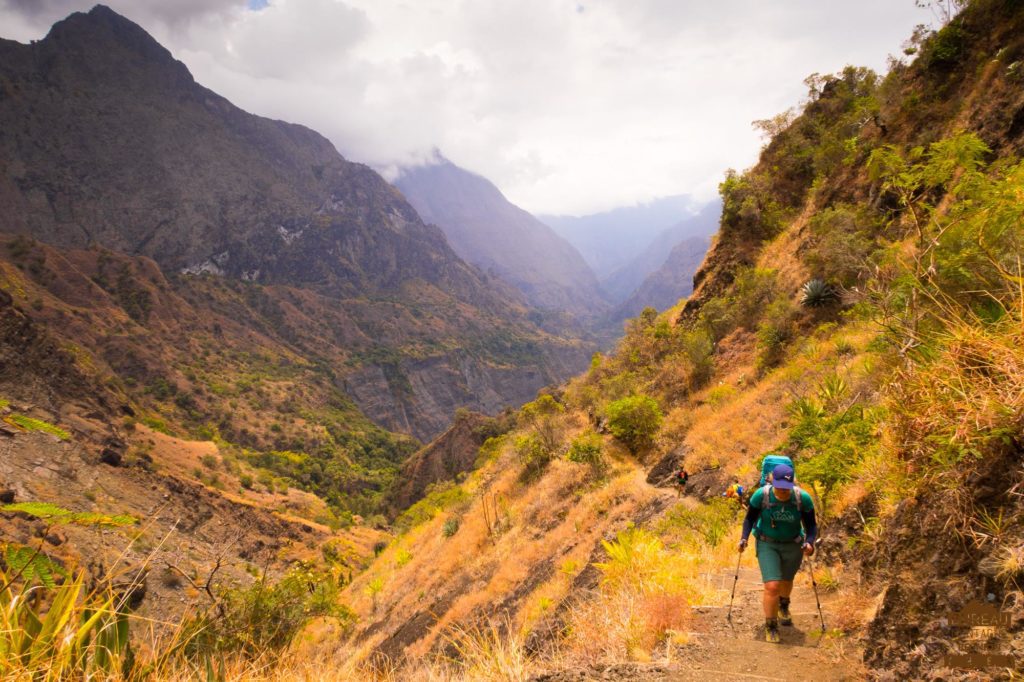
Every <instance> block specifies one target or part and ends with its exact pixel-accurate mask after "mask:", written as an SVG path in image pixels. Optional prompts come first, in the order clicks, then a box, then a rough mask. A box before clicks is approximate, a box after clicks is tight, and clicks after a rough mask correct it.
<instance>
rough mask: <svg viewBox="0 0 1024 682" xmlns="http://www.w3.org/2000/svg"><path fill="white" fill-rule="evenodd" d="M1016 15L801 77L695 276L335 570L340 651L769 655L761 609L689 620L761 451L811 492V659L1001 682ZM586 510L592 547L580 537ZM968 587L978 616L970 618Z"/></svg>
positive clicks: (1010, 617) (463, 662) (1013, 633)
mask: <svg viewBox="0 0 1024 682" xmlns="http://www.w3.org/2000/svg"><path fill="white" fill-rule="evenodd" d="M1022 22H1024V8H1021V7H1020V5H1019V3H1018V4H1015V3H1004V2H1000V1H991V2H989V1H981V2H975V3H971V4H970V5H969V6H968V7H967V8H966V9H965V10H964V12H963V13H962V14H961V15H960V16H959V17H957V18H956V19H955V20H954V21H953V22H952V23H951V24H950V25H949V26H947V27H945V28H944V29H942V31H940V32H939V33H937V34H935V35H931V36H925V39H924V40H923V41H922V42H921V43H920V44H919V46H918V48H917V49H918V55H917V57H916V59H915V60H914V61H913V63H911V64H909V65H900V64H895V65H894V68H893V70H892V72H891V73H890V74H889V75H888V76H886V77H885V78H880V77H878V76H876V75H875V74H873V73H871V72H870V71H868V70H865V69H856V68H852V67H851V68H848V69H846V70H844V71H843V72H841V73H839V74H835V75H830V76H819V77H815V78H812V79H810V81H809V85H810V91H809V94H808V100H807V102H806V103H805V105H804V106H803V108H802V111H800V112H798V113H797V114H794V115H787V116H783V117H780V118H779V119H777V120H776V121H775V122H774V123H773V124H772V130H771V132H772V138H771V141H770V142H769V144H768V145H767V146H766V147H765V149H764V150H763V152H762V155H761V158H760V161H759V163H758V164H757V165H756V166H755V167H754V168H752V169H750V170H748V171H746V172H744V173H742V174H740V173H730V174H728V175H727V177H726V179H725V181H724V182H723V183H722V186H721V191H722V195H723V204H724V206H723V215H722V229H721V232H720V234H719V236H718V238H717V240H716V242H715V244H714V246H713V247H712V249H711V251H710V253H709V254H708V257H707V259H706V261H705V263H704V265H703V267H702V268H701V275H700V276H699V278H698V279H699V283H698V288H697V290H696V291H695V292H694V294H693V295H692V296H691V297H690V298H689V299H688V300H687V301H680V302H679V303H678V305H676V306H674V307H672V308H671V309H669V310H667V311H666V312H665V313H663V314H661V315H657V314H650V313H645V314H643V315H641V316H640V317H639V318H637V319H636V320H634V321H632V322H631V323H630V324H629V326H628V329H627V334H626V337H625V338H624V339H623V341H622V342H621V344H620V345H619V347H618V348H617V350H616V352H615V353H614V354H612V355H609V356H597V357H595V358H594V360H593V362H592V365H591V369H590V371H589V372H588V373H587V374H586V375H585V376H583V377H580V378H578V379H575V380H573V381H571V382H570V383H569V384H568V385H567V386H566V387H565V388H564V390H560V391H558V392H557V393H556V394H553V395H551V396H547V397H544V396H542V397H541V398H540V399H538V400H537V401H535V402H534V403H531V404H528V405H526V406H524V407H523V408H522V409H521V410H520V412H519V422H518V428H517V429H516V430H514V431H513V432H512V433H510V434H507V435H506V436H503V437H502V438H500V439H496V440H494V441H491V442H488V443H487V444H485V445H484V447H483V448H482V450H481V454H482V457H483V460H484V464H483V466H482V467H481V468H480V469H479V470H478V471H477V472H475V473H474V474H471V475H470V476H469V477H468V478H467V479H466V481H465V482H463V483H462V484H459V485H455V484H453V485H452V487H450V488H445V489H438V491H437V493H436V494H435V495H433V496H428V497H427V498H425V499H424V500H423V501H422V502H421V503H420V504H419V505H417V506H415V507H414V508H413V509H411V510H410V512H409V518H410V520H411V521H418V522H419V523H420V525H419V526H414V528H413V529H412V530H411V531H408V532H406V533H405V534H404V535H401V536H399V537H398V538H397V539H396V541H395V543H394V546H393V548H391V549H388V550H386V551H385V553H383V554H382V556H381V558H380V559H379V560H378V561H377V562H375V564H374V565H372V566H371V567H370V568H369V569H368V570H367V572H366V573H364V574H363V575H361V576H360V577H359V578H358V579H357V581H356V583H355V585H354V586H353V588H354V590H355V591H351V592H349V597H350V599H351V600H352V603H353V604H354V605H355V608H356V610H357V612H359V613H360V614H361V615H362V617H363V618H364V620H365V624H361V625H359V626H357V628H356V630H355V633H356V634H355V636H354V638H353V640H352V643H351V647H350V648H347V649H342V650H341V651H342V652H344V653H343V654H342V655H345V656H350V655H353V654H354V655H356V656H361V657H363V658H364V660H366V661H367V662H368V664H373V662H374V661H376V662H377V664H378V665H379V664H380V661H382V660H392V661H393V660H394V658H395V657H399V658H402V657H408V658H406V659H405V660H406V664H407V665H408V666H409V667H408V670H409V671H410V674H413V671H417V670H418V671H420V673H419V674H421V675H422V676H423V677H427V676H428V675H427V674H426V673H424V672H422V666H423V663H422V661H423V660H424V657H426V656H428V653H429V652H431V651H433V652H447V653H448V654H449V655H453V656H454V657H455V658H456V663H455V664H453V668H450V669H449V670H452V669H453V670H454V671H455V674H460V675H463V676H464V677H465V678H467V679H473V678H474V677H476V678H484V677H488V676H490V677H495V678H497V677H501V676H502V675H513V676H514V675H521V676H522V677H526V676H527V673H524V672H522V671H533V673H534V674H536V675H537V677H536V679H549V680H550V679H556V680H560V679H587V678H588V675H589V676H591V677H592V678H597V679H630V675H631V674H632V675H633V678H634V679H636V678H640V679H642V678H643V677H642V676H641V674H640V673H639V672H637V671H638V668H625V667H615V666H626V665H628V662H630V661H633V662H636V661H649V660H651V659H654V661H653V663H654V664H653V665H651V664H648V666H647V667H644V668H640V669H639V670H643V671H648V672H643V675H648V674H649V675H650V678H651V679H677V678H678V679H691V677H693V676H694V675H697V673H701V674H705V675H706V674H707V673H709V672H713V671H711V670H709V669H708V668H706V667H705V664H706V662H707V661H709V660H718V657H720V652H719V650H718V648H720V647H728V648H729V652H730V653H729V656H728V657H726V658H729V657H737V656H740V657H742V656H746V657H749V658H746V659H740V660H732V659H730V660H731V662H730V663H729V665H736V666H737V667H736V668H735V671H736V672H742V673H744V674H748V673H750V671H753V670H763V668H758V667H756V666H758V662H759V661H760V660H761V657H764V656H773V655H775V656H777V655H778V654H777V653H775V654H773V653H772V652H773V651H775V649H773V645H769V644H759V645H758V646H754V644H753V643H752V642H749V641H748V640H750V639H751V638H756V639H760V638H761V633H760V631H759V626H760V623H759V622H758V621H759V618H758V616H757V615H756V614H751V615H752V616H753V617H752V619H751V620H742V621H740V622H734V623H733V626H734V627H735V630H734V632H735V633H736V635H738V638H737V637H736V636H732V637H729V638H725V639H723V640H716V639H715V638H714V632H713V631H712V632H710V633H709V632H708V631H704V630H699V629H698V628H695V627H693V626H692V625H691V624H692V623H695V622H696V623H701V622H702V623H705V624H709V623H712V622H713V623H718V624H719V625H720V626H721V627H722V628H724V627H726V626H725V625H723V624H722V623H721V621H722V620H724V614H723V613H722V611H717V610H716V609H719V608H721V607H722V606H724V605H726V604H727V603H728V601H729V599H728V596H729V595H728V589H729V587H730V586H731V584H732V577H733V572H734V571H735V570H736V560H737V555H736V549H735V548H736V542H737V540H738V536H739V512H740V510H739V507H738V506H736V505H735V503H729V502H727V501H725V500H721V499H720V498H719V493H720V492H721V491H722V490H724V488H725V486H726V485H728V484H729V483H730V482H731V481H734V480H735V481H740V482H743V483H749V482H750V481H751V480H752V479H753V478H755V477H756V472H757V471H758V468H759V465H760V461H761V458H762V457H763V456H764V455H765V454H766V453H769V452H779V451H781V452H784V453H786V454H789V455H790V456H792V457H793V458H794V461H795V463H796V469H797V475H798V478H799V479H800V481H801V483H802V485H803V486H804V487H805V488H806V489H808V490H810V491H812V493H813V495H814V499H815V506H816V508H817V509H818V514H819V523H820V524H821V528H822V536H823V540H822V543H821V544H820V546H819V551H818V553H817V555H816V557H815V561H814V565H813V568H814V577H815V582H816V585H817V589H818V591H819V592H820V593H821V596H822V597H823V603H824V607H825V608H824V614H823V617H824V621H823V625H824V630H822V629H821V628H820V627H819V621H818V618H817V613H816V609H815V608H814V595H813V594H812V590H811V589H810V587H811V586H810V585H809V584H808V581H807V578H806V575H802V576H800V578H799V579H798V586H797V589H798V592H799V594H798V599H799V603H798V605H797V607H796V609H795V611H796V613H797V614H798V617H797V627H796V628H794V629H792V630H788V629H787V630H786V631H785V632H784V633H783V644H784V645H792V646H799V645H801V644H803V645H805V646H807V645H812V646H814V647H818V648H819V651H825V652H828V653H827V654H826V657H827V658H830V659H831V661H832V662H831V663H826V662H825V661H821V662H819V663H817V664H815V665H817V666H820V669H817V673H820V675H821V676H822V677H823V678H825V679H829V678H835V679H850V678H851V677H852V678H855V679H856V678H860V677H870V678H873V679H923V678H942V679H1011V678H1012V675H1013V674H1014V671H1016V670H1019V669H1020V660H1021V659H1020V657H1021V655H1022V651H1024V649H1022V641H1024V640H1022V636H1024V634H1022V633H1024V610H1022V605H1024V594H1022V592H1021V589H1020V579H1021V577H1022V575H1024V574H1022V569H1021V566H1022V565H1024V563H1022V562H1021V560H1020V556H1021V547H1022V546H1024V507H1022V506H1021V502H1020V494H1019V493H1020V489H1021V487H1022V486H1024V483H1022V479H1021V471H1020V462H1021V458H1022V453H1024V449H1022V448H1024V446H1022V443H1024V431H1022V428H1021V425H1022V424H1024V421H1022V416H1024V401H1022V396H1024V390H1022V387H1024V356H1022V351H1021V349H1022V348H1024V343H1022V337H1021V334H1022V329H1024V326H1022V325H1024V322H1022V319H1021V315H1022V310H1024V300H1022V294H1021V291H1020V276H1021V275H1020V269H1019V268H1020V264H1019V258H1020V254H1021V253H1022V252H1024V232H1022V231H1021V228H1020V226H1021V224H1022V221H1021V212H1022V204H1021V202H1020V196H1021V192H1022V191H1024V190H1022V187H1024V184H1022V183H1024V174H1022V173H1024V171H1022V164H1021V162H1020V160H1019V156H1018V155H1019V153H1020V151H1021V149H1022V145H1024V128H1022V127H1021V126H1017V125H1015V124H1014V120H1015V114H1014V112H1018V111H1021V110H1022V106H1024V100H1022V99H1021V98H1022V95H1021V93H1022V92H1024V91H1022V90H1021V89H1020V88H1019V87H1018V86H1019V82H1020V78H1021V77H1022V76H1021V73H1020V71H1019V65H1020V64H1021V61H1020V60H1021V59H1022V58H1024V42H1022V40H1021V36H1022V35H1024V31H1022V30H1021V28H1022V27H1024V23H1022ZM585 463H590V464H585ZM680 464H683V465H685V466H686V467H687V468H688V469H689V471H690V472H691V474H692V479H691V484H690V487H689V492H690V493H691V494H692V495H693V497H689V498H684V499H683V500H680V501H678V502H673V500H672V498H671V497H670V496H668V495H666V494H665V492H664V491H663V492H661V493H659V492H657V491H656V490H654V489H652V488H650V487H648V486H647V485H645V482H644V481H643V480H641V479H639V478H631V476H640V475H647V476H648V478H647V481H648V483H649V484H651V485H659V484H660V485H667V479H669V478H670V474H671V472H672V471H673V469H674V468H675V467H676V466H679V465H680ZM589 467H593V468H592V469H590V468H589ZM648 472H649V474H648ZM584 480H585V481H586V482H583V481H584ZM627 480H628V481H629V483H626V481H627ZM609 496H610V497H609ZM569 498H571V499H572V502H571V503H570V504H566V503H565V500H567V499H569ZM618 505H626V507H625V508H624V507H622V506H618ZM600 510H604V512H603V513H602V512H601V511H600ZM593 512H596V515H595V516H594V517H592V518H583V519H582V520H581V516H585V515H586V514H589V513H593ZM630 520H632V521H634V522H635V527H631V526H630V525H629V521H630ZM594 529H599V532H600V533H601V534H602V535H603V540H604V543H598V544H596V545H592V546H591V547H592V553H591V554H590V557H589V558H588V559H585V560H583V561H584V562H585V563H580V561H581V559H580V558H578V557H577V555H576V554H574V553H575V552H577V551H579V552H580V554H579V557H583V556H584V554H585V552H584V550H582V549H580V548H579V545H577V544H576V540H577V539H578V538H582V540H583V543H582V544H584V546H585V545H586V544H587V542H588V541H590V539H591V537H593V536H591V535H588V533H590V532H591V531H592V530H594ZM465 531H468V532H465ZM464 533H465V534H464ZM449 547H452V549H448V548H449ZM438 556H441V557H444V559H442V561H444V562H445V563H442V564H438V561H437V559H436V557H438ZM438 565H441V566H443V567H444V568H443V570H442V571H440V572H437V571H435V570H433V569H435V568H436V567H437V566H438ZM750 568H753V559H752V558H751V557H749V556H748V555H745V556H743V557H741V571H742V573H743V574H744V575H745V576H746V575H748V574H749V573H748V571H749V569H750ZM446 576H451V579H447V578H446ZM420 585H427V586H428V587H427V588H426V589H425V590H424V591H423V592H416V590H417V589H418V587H419V586H420ZM721 588H725V593H724V595H723V591H722V590H721ZM751 589H755V588H753V587H752V588H751ZM412 595H416V596H414V597H413V596H412ZM973 602H977V603H980V604H982V605H987V606H982V607H981V608H982V609H989V610H991V611H992V613H993V614H995V615H994V616H992V617H993V619H994V620H993V621H992V623H993V629H992V630H991V631H986V632H984V633H979V631H977V630H972V628H971V627H970V626H971V624H972V623H971V622H970V621H969V617H970V616H969V614H971V613H977V611H971V609H977V608H979V607H978V606H977V605H974V606H969V605H971V604H972V603H973ZM687 606H689V607H690V608H689V609H688V608H687ZM691 609H692V610H691ZM964 609H968V610H967V611H964ZM1000 613H1001V615H999V614H1000ZM708 614H711V617H710V618H708V617H707V616H708ZM691 618H692V619H695V620H690V619H691ZM737 640H738V641H739V642H740V643H741V644H740V645H736V644H735V642H736V641H737ZM744 642H746V645H747V646H743V643H744ZM327 650H333V651H337V649H336V648H334V649H332V648H330V647H328V649H327ZM782 651H783V652H785V653H786V654H787V655H788V652H789V650H788V649H787V648H786V647H785V646H784V648H783V650H782ZM973 654H982V655H983V656H987V657H989V658H980V659H979V658H978V657H974V658H972V657H971V655H973ZM375 657H376V658H375ZM851 659H853V660H851ZM856 659H860V660H859V661H858V660H856ZM836 661H838V664H837V663H836ZM861 665H863V666H864V668H863V669H862V668H860V666H861ZM607 666H611V667H607ZM739 666H743V667H739ZM834 666H836V667H834ZM979 666H980V667H979ZM552 668H555V669H561V670H556V671H555V672H551V670H552ZM975 669H977V670H975ZM545 670H546V671H547V672H541V671H545ZM620 670H621V671H623V672H617V671H620ZM625 670H632V671H633V672H632V673H628V672H625ZM435 671H436V667H435ZM698 676H699V675H698Z"/></svg>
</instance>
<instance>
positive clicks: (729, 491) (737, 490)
mask: <svg viewBox="0 0 1024 682" xmlns="http://www.w3.org/2000/svg"><path fill="white" fill-rule="evenodd" d="M746 491H747V489H746V488H744V487H743V486H741V485H740V484H739V482H734V483H733V484H732V485H731V486H729V487H728V488H726V489H725V492H724V493H722V497H725V498H728V499H730V500H733V499H734V500H737V501H739V503H740V504H741V505H744V504H746V503H747V499H746V498H745V497H744V494H745V493H746Z"/></svg>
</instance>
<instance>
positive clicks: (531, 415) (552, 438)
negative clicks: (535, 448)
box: [519, 393, 565, 454]
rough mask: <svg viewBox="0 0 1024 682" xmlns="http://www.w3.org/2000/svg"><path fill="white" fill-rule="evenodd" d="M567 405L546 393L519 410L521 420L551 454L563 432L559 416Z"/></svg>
mask: <svg viewBox="0 0 1024 682" xmlns="http://www.w3.org/2000/svg"><path fill="white" fill-rule="evenodd" d="M564 412H565V407H564V406H562V404H561V403H559V402H558V401H556V400H555V399H554V398H553V397H552V396H551V395H549V394H547V393H544V394H541V395H539V396H537V399H536V400H534V401H533V402H529V403H526V404H525V405H523V407H522V408H521V409H520V410H519V420H520V423H522V424H523V425H524V426H526V427H528V428H529V429H530V430H531V431H532V432H533V433H534V435H536V436H537V438H538V439H540V441H541V443H542V444H543V446H544V449H545V450H547V452H548V453H549V454H550V453H551V452H554V450H555V449H556V448H557V447H558V444H559V441H560V434H561V422H560V420H559V417H560V416H561V415H562V414H563V413H564Z"/></svg>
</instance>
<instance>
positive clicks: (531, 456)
mask: <svg viewBox="0 0 1024 682" xmlns="http://www.w3.org/2000/svg"><path fill="white" fill-rule="evenodd" d="M515 450H516V454H517V455H519V461H520V462H521V463H522V465H523V470H522V471H521V472H520V476H519V478H520V480H522V481H531V480H533V479H535V478H537V477H538V476H540V474H541V473H543V471H544V469H546V468H547V466H548V464H549V463H550V462H551V459H552V458H553V457H554V453H553V451H552V450H551V449H549V448H548V447H547V445H546V444H545V443H544V441H543V440H542V439H541V438H540V436H538V435H537V434H535V433H527V434H524V435H522V436H519V437H518V438H516V440H515Z"/></svg>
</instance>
